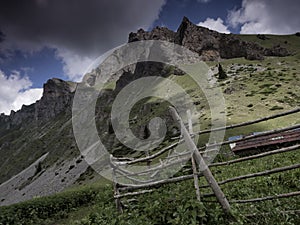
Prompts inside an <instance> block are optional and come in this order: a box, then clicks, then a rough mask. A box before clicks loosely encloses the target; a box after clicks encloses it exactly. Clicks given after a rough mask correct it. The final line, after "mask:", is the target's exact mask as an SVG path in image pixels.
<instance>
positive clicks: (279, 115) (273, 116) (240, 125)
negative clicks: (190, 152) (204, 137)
mask: <svg viewBox="0 0 300 225" xmlns="http://www.w3.org/2000/svg"><path fill="white" fill-rule="evenodd" d="M298 112H300V108H296V109H293V110H290V111H286V112H282V113H278V114H275V115H272V116H267V117H263V118H260V119H256V120H252V121H247V122H243V123H239V124H233V125H229V126H225V127H218V128H215V129H207V130H203V131H199V132H197V133H196V134H206V133H210V132H214V131H221V130H229V129H234V128H237V127H243V126H248V125H253V124H256V123H260V122H264V121H267V120H271V119H276V118H279V117H283V116H287V115H291V114H294V113H298Z"/></svg>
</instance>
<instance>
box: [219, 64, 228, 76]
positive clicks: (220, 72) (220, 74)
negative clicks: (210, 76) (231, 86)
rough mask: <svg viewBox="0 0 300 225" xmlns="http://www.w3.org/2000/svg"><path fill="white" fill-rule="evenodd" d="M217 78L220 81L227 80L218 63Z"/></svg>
mask: <svg viewBox="0 0 300 225" xmlns="http://www.w3.org/2000/svg"><path fill="white" fill-rule="evenodd" d="M218 76H219V79H220V80H223V79H226V78H227V74H226V73H225V71H224V70H223V67H222V66H221V64H220V63H219V67H218Z"/></svg>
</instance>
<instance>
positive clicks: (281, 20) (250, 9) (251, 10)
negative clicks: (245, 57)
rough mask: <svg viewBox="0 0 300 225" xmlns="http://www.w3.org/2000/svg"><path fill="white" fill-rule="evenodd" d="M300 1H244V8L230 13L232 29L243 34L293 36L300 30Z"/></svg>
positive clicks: (229, 19)
mask: <svg viewBox="0 0 300 225" xmlns="http://www.w3.org/2000/svg"><path fill="white" fill-rule="evenodd" d="M299 8H300V1H295V0H285V1H282V0H272V1H271V0H243V2H242V7H241V8H240V9H235V10H232V11H230V12H229V14H228V22H229V23H230V25H231V26H232V27H237V26H238V25H240V26H241V31H240V33H242V34H259V33H264V34H292V33H295V32H297V31H299V30H300V17H299V11H298V9H299Z"/></svg>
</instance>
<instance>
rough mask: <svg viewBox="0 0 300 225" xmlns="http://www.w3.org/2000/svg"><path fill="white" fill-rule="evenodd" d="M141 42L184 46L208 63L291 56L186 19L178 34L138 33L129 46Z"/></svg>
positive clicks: (160, 31) (162, 31)
mask: <svg viewBox="0 0 300 225" xmlns="http://www.w3.org/2000/svg"><path fill="white" fill-rule="evenodd" d="M141 40H164V41H169V42H173V43H175V44H178V45H182V46H184V47H186V48H188V49H190V50H191V51H193V52H197V53H198V54H199V55H200V56H201V57H202V59H203V60H204V61H218V60H221V59H230V58H238V57H245V58H246V59H249V60H262V59H263V58H264V56H280V57H281V56H287V55H289V54H290V53H289V52H288V51H287V50H286V49H285V48H282V47H280V46H278V47H273V48H264V47H262V46H260V45H259V44H257V43H254V42H246V41H242V40H241V39H240V38H239V37H238V35H235V34H222V33H219V32H217V31H213V30H210V29H208V28H205V27H201V26H197V25H195V24H193V23H192V22H191V21H190V20H189V19H188V18H187V17H183V19H182V22H181V24H180V26H179V27H178V29H177V31H176V32H174V31H172V30H169V29H168V28H165V27H155V28H154V29H153V30H152V31H144V30H143V29H140V30H138V31H137V32H136V33H133V32H132V33H130V35H129V39H128V41H129V42H134V41H141Z"/></svg>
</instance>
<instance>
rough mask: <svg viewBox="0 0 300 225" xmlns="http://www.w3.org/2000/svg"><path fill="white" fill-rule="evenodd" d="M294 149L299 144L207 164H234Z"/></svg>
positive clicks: (212, 165) (213, 165) (298, 146)
mask: <svg viewBox="0 0 300 225" xmlns="http://www.w3.org/2000/svg"><path fill="white" fill-rule="evenodd" d="M296 149H300V144H298V145H293V146H290V147H286V148H281V149H277V150H273V151H268V152H263V153H260V154H257V155H251V156H246V157H243V158H238V159H233V160H230V161H226V162H219V163H212V164H210V165H209V167H216V166H225V165H231V164H234V163H239V162H243V161H247V160H252V159H258V158H262V157H266V156H269V155H275V154H279V153H284V152H289V151H293V150H296Z"/></svg>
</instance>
